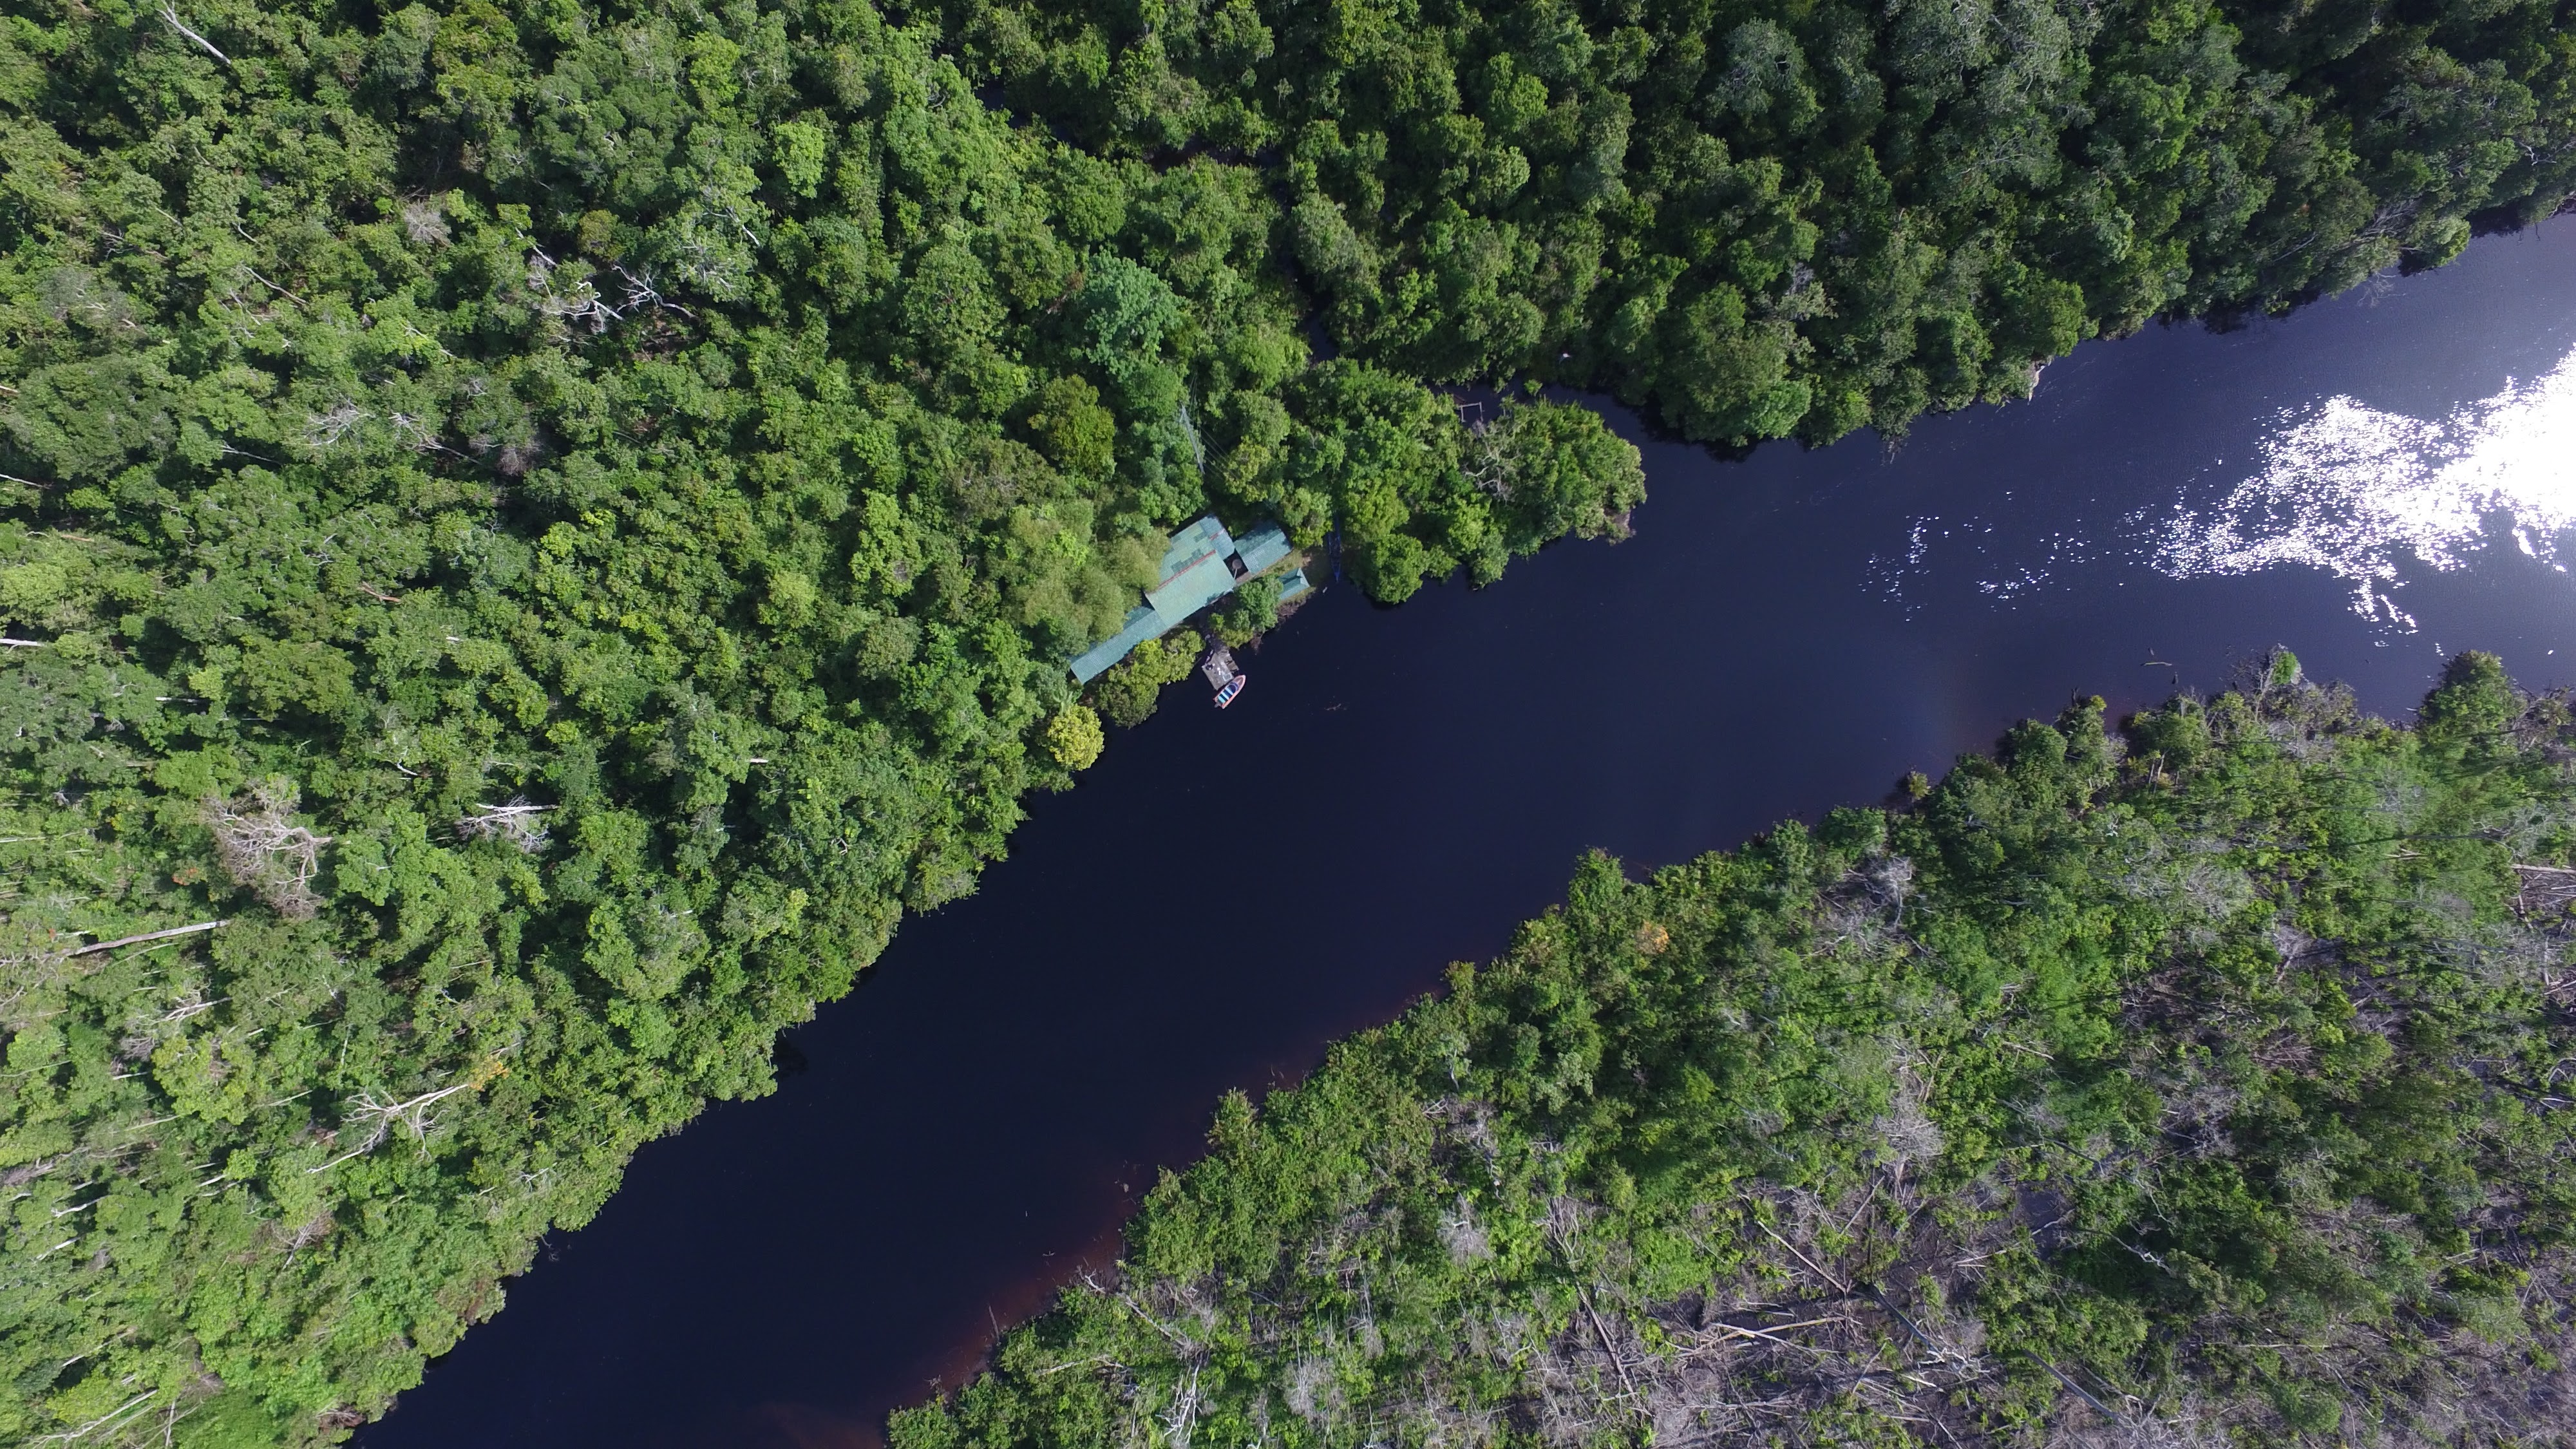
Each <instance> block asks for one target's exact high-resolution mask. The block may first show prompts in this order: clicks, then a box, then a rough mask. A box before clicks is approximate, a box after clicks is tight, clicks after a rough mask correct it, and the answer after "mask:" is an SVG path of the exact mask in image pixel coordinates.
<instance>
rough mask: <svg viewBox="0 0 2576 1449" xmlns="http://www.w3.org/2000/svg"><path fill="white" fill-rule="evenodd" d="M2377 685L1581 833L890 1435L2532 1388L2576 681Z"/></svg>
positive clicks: (1749, 1413) (2564, 942) (2574, 1117)
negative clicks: (1420, 997) (1623, 849)
mask: <svg viewBox="0 0 2576 1449" xmlns="http://www.w3.org/2000/svg"><path fill="white" fill-rule="evenodd" d="M2421 718H2422V723H2421V724H2420V725H2418V726H2417V727H2416V728H2414V729H2411V730H2405V729H2397V728H2393V727H2391V726H2389V725H2387V724H2385V723H2383V722H2380V721H2377V720H2373V719H2370V718H2368V717H2367V716H2365V715H2363V714H2361V713H2360V712H2358V711H2357V710H2356V709H2355V708H2354V705H2353V701H2352V699H2351V697H2350V695H2349V694H2348V693H2347V692H2343V691H2340V690H2334V689H2320V688H2318V687H2316V686H2314V685H2311V684H2308V683H2307V682H2306V681H2305V680H2304V679H2303V678H2302V677H2301V675H2300V673H2299V670H2298V666H2297V664H2296V661H2295V660H2294V659H2292V658H2291V657H2290V656H2289V655H2287V654H2286V653H2283V654H2276V655H2274V656H2272V657H2271V658H2270V659H2269V660H2267V661H2265V662H2264V664H2263V666H2262V667H2261V668H2260V670H2259V671H2257V672H2255V673H2253V674H2251V675H2250V676H2249V677H2248V679H2247V682H2246V684H2245V686H2244V687H2243V689H2242V690H2241V691H2240V692H2232V693H2229V694H2226V695H2222V696H2220V697H2219V698H2217V699H2215V700H2213V701H2211V702H2210V703H2209V704H2208V705H2206V706H2205V707H2204V706H2203V705H2201V704H2200V703H2199V702H2197V701H2195V700H2191V699H2187V698H2186V699H2179V700H2177V701H2175V702H2174V703H2172V704H2170V705H2168V706H2166V707H2164V708H2162V709H2159V710H2155V711H2150V712H2147V713H2143V714H2141V715H2139V716H2137V717H2135V718H2133V719H2131V720H2129V721H2127V722H2126V723H2125V725H2124V726H2123V727H2122V728H2121V729H2120V730H2119V731H2117V732H2113V733H2108V734H2106V732H2105V728H2104V725H2105V721H2104V719H2103V714H2102V707H2101V702H2100V701H2099V700H2098V699H2096V700H2091V701H2078V702H2077V703H2076V704H2075V705H2074V706H2072V707H2070V708H2069V709H2068V711H2067V712H2066V713H2065V714H2064V715H2063V716H2062V717H2061V718H2060V719H2059V720H2058V721H2057V724H2056V725H2055V727H2054V728H2051V727H2047V726H2042V725H2039V724H2036V723H2025V724H2024V725H2022V726H2020V727H2017V728H2016V729H2015V730H2013V731H2012V732H2011V733H2009V734H2008V735H2007V736H2006V737H2005V739H2004V741H2003V743H2002V745H2001V747H2000V748H1999V749H1998V751H1997V752H1996V754H1995V755H1994V756H1993V757H1992V758H1991V759H1987V758H1969V759H1965V760H1962V761H1961V763H1960V764H1959V765H1958V766H1957V767H1956V768H1955V769H1954V770H1952V771H1951V772H1950V774H1949V775H1948V776H1947V777H1946V778H1945V779H1944V780H1943V781H1942V782H1940V784H1939V785H1938V786H1937V787H1934V788H1931V789H1929V790H1928V792H1927V793H1926V794H1925V796H1924V798H1923V799H1922V800H1921V801H1920V802H1919V803H1917V804H1915V805H1913V806H1912V807H1911V808H1908V809H1904V810H1900V811H1897V812H1894V813H1882V812H1880V811H1876V810H1862V809H1842V810H1836V811H1833V812H1831V813H1830V814H1828V815H1827V816H1825V817H1824V819H1823V820H1822V821H1821V822H1820V823H1819V824H1818V825H1817V826H1816V827H1815V828H1813V829H1812V830H1810V829H1809V828H1807V827H1805V826H1802V825H1799V824H1796V823H1794V822H1793V823H1790V824H1787V825H1784V826H1782V827H1780V828H1778V829H1777V830H1775V831H1773V832H1771V833H1770V834H1769V835H1766V836H1764V837H1762V838H1761V839H1759V840H1757V841H1755V842H1753V843H1752V844H1750V845H1748V846H1746V847H1745V848H1743V849H1742V850H1740V851H1738V852H1735V853H1732V854H1722V855H1711V856H1706V857H1702V858H1700V859H1698V860H1695V861H1692V862H1690V863H1687V864H1684V865H1677V866H1673V867H1669V868H1666V869H1664V870H1662V871H1659V872H1656V873H1655V874H1654V875H1653V876H1652V877H1650V878H1649V879H1647V880H1645V881H1642V882H1631V881H1629V880H1628V879H1626V878H1625V877H1624V876H1623V874H1622V873H1621V871H1620V869H1619V867H1618V866H1617V864H1616V863H1615V862H1613V861H1611V860H1609V859H1608V858H1607V857H1600V856H1596V857H1594V858H1593V860H1592V861H1591V862H1589V863H1588V864H1587V865H1586V867H1585V868H1584V869H1583V871H1582V872H1581V873H1580V874H1579V875H1578V876H1577V878H1576V880H1575V881H1574V883H1573V886H1572V887H1571V890H1570V894H1569V897H1568V899H1567V900H1566V902H1565V904H1564V905H1563V907H1562V908H1560V909H1555V910H1551V911H1550V912H1549V913H1548V914H1547V915H1546V916H1544V917H1543V918H1541V919H1538V920H1535V921H1532V922H1530V923H1528V924H1526V925H1524V926H1523V927H1522V928H1521V930H1520V932H1519V933H1518V935H1517V936H1516V938H1515V940H1514V943H1513V946H1512V949H1511V950H1510V951H1509V952H1508V953H1506V954H1505V955H1504V956H1502V957H1500V958H1499V959H1497V960H1495V961H1493V962H1492V963H1490V964H1488V965H1486V966H1484V967H1481V968H1477V967H1468V966H1464V965H1460V966H1455V967H1452V968H1451V969H1450V972H1449V974H1448V980H1447V989H1446V990H1445V991H1444V992H1443V993H1442V994H1440V995H1439V996H1437V997H1436V998H1434V999H1431V1000H1428V1001H1425V1002H1423V1003H1421V1004H1419V1005H1417V1006H1415V1007H1414V1008H1412V1009H1411V1010H1409V1011H1407V1012H1406V1013H1405V1014H1404V1015H1403V1016H1402V1017H1401V1018H1399V1019H1398V1020H1397V1021H1396V1022H1394V1023H1393V1024H1391V1025H1389V1026H1386V1027H1383V1028H1379V1029H1376V1030H1372V1031H1368V1032H1365V1033H1362V1034H1360V1035H1359V1036H1357V1037H1354V1038H1351V1039H1349V1040H1346V1041H1344V1042H1341V1043H1339V1044H1337V1045H1336V1046H1335V1047H1334V1048H1333V1049H1332V1050H1331V1051H1330V1053H1329V1054H1328V1056H1327V1058H1326V1061H1325V1064H1324V1066H1323V1067H1322V1068H1321V1069H1320V1070H1318V1071H1317V1072H1316V1073H1315V1075H1314V1076H1313V1077H1312V1078H1310V1079H1309V1080H1307V1081H1306V1082H1304V1083H1302V1084H1300V1085H1298V1086H1297V1087H1295V1088H1294V1089H1291V1090H1287V1091H1282V1092H1279V1093H1276V1094H1273V1095H1271V1096H1270V1097H1269V1098H1268V1100H1267V1101H1265V1102H1263V1103H1262V1104H1260V1105H1259V1107H1258V1108H1256V1107H1255V1105H1254V1104H1253V1102H1252V1101H1251V1100H1250V1099H1249V1098H1248V1097H1246V1096H1244V1095H1243V1094H1240V1093H1238V1094H1233V1095H1230V1096H1228V1097H1227V1098H1226V1099H1225V1100H1224V1102H1223V1103H1222V1104H1221V1105H1220V1107H1219V1108H1218V1111H1217V1114H1216V1121H1215V1125H1214V1126H1213V1127H1212V1128H1211V1129H1210V1131H1209V1138H1208V1140H1209V1143H1210V1147H1211V1151H1210V1153H1209V1156H1208V1157H1207V1159H1206V1160H1205V1161H1203V1162H1201V1163H1199V1164H1198V1165H1196V1166H1194V1167H1192V1168H1190V1169H1189V1170H1187V1171H1186V1172H1183V1173H1181V1174H1178V1175H1176V1176H1166V1177H1165V1178H1164V1179H1163V1181H1162V1182H1161V1184H1160V1185H1159V1186H1158V1187H1157V1188H1156V1189H1155V1191H1154V1193H1153V1194H1152V1196H1151V1198H1150V1199H1149V1200H1148V1201H1147V1202H1146V1204H1145V1205H1144V1208H1143V1210H1142V1211H1141V1212H1140V1213H1139V1215H1138V1216H1137V1217H1136V1219H1135V1220H1134V1221H1133V1222H1132V1223H1131V1224H1130V1225H1129V1228H1128V1232H1127V1237H1126V1253H1125V1256H1124V1260H1123V1261H1122V1262H1121V1264H1120V1265H1119V1266H1118V1268H1117V1269H1116V1270H1115V1271H1112V1272H1108V1273H1100V1274H1085V1275H1084V1276H1083V1277H1082V1279H1081V1280H1080V1282H1079V1283H1078V1284H1077V1285H1076V1286H1075V1287H1074V1288H1073V1289H1072V1290H1071V1291H1069V1292H1068V1293H1067V1294H1066V1295H1065V1297H1064V1299H1063V1300H1062V1302H1061V1304H1060V1305H1059V1307H1058V1308H1057V1309H1056V1310H1055V1311H1054V1312H1052V1313H1050V1314H1048V1315H1047V1316H1045V1317H1044V1318H1042V1319H1040V1320H1038V1321H1036V1322H1035V1323H1033V1324H1031V1325H1029V1326H1027V1327H1025V1328H1023V1329H1020V1330H1017V1331H1015V1332H1013V1333H1012V1334H1011V1335H1009V1336H1008V1337H1007V1338H1005V1339H1004V1340H1003V1341H1002V1342H1001V1344H1000V1345H999V1347H998V1349H997V1351H996V1354H995V1357H994V1361H993V1362H994V1366H993V1368H992V1370H991V1371H990V1372H988V1373H986V1374H984V1375H982V1376H980V1377H978V1378H977V1380H976V1381H975V1382H974V1383H972V1384H971V1385H969V1386H967V1387H966V1388H965V1389H964V1390H963V1391H962V1392H961V1393H960V1394H958V1395H957V1396H956V1397H955V1398H953V1399H948V1400H943V1401H942V1402H940V1403H937V1404H934V1405H931V1406H928V1407H924V1408H921V1409H917V1410H913V1411H909V1412H907V1413H904V1414H900V1415H898V1416H896V1419H895V1427H894V1434H893V1442H894V1444H895V1445H896V1446H898V1449H951V1446H958V1445H968V1444H972V1445H1016V1444H1028V1443H1105V1442H1115V1441H1118V1440H1120V1439H1122V1438H1131V1437H1146V1438H1150V1437H1154V1436H1158V1435H1169V1436H1170V1437H1172V1438H1174V1439H1187V1438H1189V1437H1191V1436H1193V1435H1205V1436H1207V1437H1208V1438H1209V1439H1211V1440H1214V1441H1222V1442H1273V1441H1275V1442H1279V1443H1283V1444H1291V1445H1295V1444H1309V1443H1312V1444H1323V1443H1331V1442H1337V1441H1339V1440H1340V1439H1342V1438H1345V1437H1349V1436H1354V1435H1358V1436H1363V1437H1367V1438H1371V1439H1376V1438H1384V1437H1390V1436H1401V1437H1403V1438H1406V1439H1408V1440H1409V1439H1414V1438H1424V1439H1431V1438H1445V1437H1451V1436H1463V1437H1466V1438H1469V1439H1481V1438H1485V1437H1488V1436H1492V1435H1497V1434H1502V1433H1506V1432H1510V1433H1516V1434H1530V1435H1536V1436H1539V1437H1542V1438H1545V1439H1550V1440H1559V1441H1579V1440H1585V1439H1590V1438H1593V1437H1597V1436H1605V1435H1607V1436H1619V1437H1625V1436H1628V1435H1632V1434H1641V1433H1642V1434H1648V1435H1651V1436H1652V1437H1653V1438H1654V1439H1656V1440H1657V1441H1670V1440H1674V1439H1680V1438H1690V1437H1694V1436H1705V1435H1715V1436H1720V1437H1724V1436H1731V1435H1768V1434H1776V1433H1790V1434H1804V1435H1822V1436H1828V1437H1834V1438H1838V1439H1842V1438H1851V1437H1854V1436H1863V1437H1869V1436H1875V1439H1874V1441H1878V1440H1883V1441H1887V1442H1899V1443H1920V1444H1933V1443H1959V1442H1982V1441H1988V1440H1990V1439H1992V1438H1994V1437H1995V1436H1996V1435H1999V1434H2002V1435H2010V1434H2013V1433H2018V1432H2025V1431H2027V1432H2048V1431H2059V1432H2063V1431H2067V1430H2071V1429H2081V1428H2097V1429H2117V1430H2120V1431H2123V1432H2128V1433H2132V1434H2148V1435H2160V1436H2163V1437H2164V1438H2166V1439H2179V1440H2181V1441H2185V1442H2196V1441H2198V1440H2200V1439H2202V1438H2204V1437H2209V1436H2215V1435H2221V1434H2225V1435H2230V1436H2237V1437H2245V1438H2250V1439H2251V1440H2252V1441H2253V1442H2259V1443H2287V1442H2292V1441H2294V1440H2296V1439H2298V1438H2299V1437H2300V1436H2301V1435H2303V1434H2307V1433H2327V1432H2332V1431H2334V1430H2335V1429H2337V1428H2338V1427H2343V1428H2346V1429H2348V1430H2350V1431H2352V1432H2362V1433H2372V1434H2376V1435H2379V1436H2382V1437H2384V1438H2386V1439H2387V1440H2388V1441H2389V1442H2395V1443H2425V1444H2433V1443H2447V1442H2451V1441H2452V1440H2453V1439H2454V1438H2455V1437H2456V1436H2457V1435H2458V1434H2461V1433H2464V1432H2465V1433H2474V1434H2477V1435H2480V1436H2487V1435H2497V1436H2505V1435H2516V1434H2530V1435H2541V1436H2546V1435H2549V1434H2551V1433H2554V1432H2556V1431H2557V1429H2559V1428H2560V1427H2562V1426H2563V1424H2564V1422H2565V1406H2566V1403H2567V1401H2568V1400H2569V1398H2570V1396H2571V1394H2576V1378H2571V1377H2570V1375H2571V1370H2569V1369H2567V1368H2566V1367H2565V1362H2566V1355H2567V1353H2568V1351H2569V1349H2570V1348H2576V1316H2571V1314H2570V1312H2569V1310H2568V1309H2567V1307H2566V1303H2565V1300H2566V1297H2567V1294H2566V1289H2567V1288H2568V1286H2569V1283H2570V1278H2571V1275H2572V1274H2576V1218H2571V1217H2570V1215H2569V1213H2568V1210H2567V1207H2566V1203H2567V1201H2568V1200H2569V1190H2570V1187H2571V1185H2576V1178H2571V1176H2570V1174H2571V1172H2576V1168H2571V1167H2570V1164H2571V1163H2576V1110H2571V1108H2570V1104H2569V1103H2568V1101H2567V1100H2566V1098H2565V1097H2564V1096H2563V1095H2561V1094H2560V1093H2559V1092H2558V1088H2557V1083H2556V1076H2555V1064H2559V1063H2563V1061H2564V1059H2565V1058H2566V1057H2567V1056H2568V1054H2569V1052H2570V1051H2571V1049H2576V1028H2571V1026H2570V1023H2569V1021H2568V1017H2567V1012H2566V1007H2565V1002H2564V1000H2563V999H2562V998H2563V996H2564V993H2565V992H2566V991H2567V989H2568V982H2569V977H2568V971H2569V966H2568V953H2569V950H2570V947H2571V945H2576V920H2571V918H2570V916H2569V914H2568V911H2567V904H2568V902H2567V900H2566V899H2565V898H2564V896H2563V893H2561V894H2558V895H2553V894H2550V893H2549V892H2547V891H2536V890H2535V889H2533V888H2532V887H2531V886H2530V884H2529V883H2530V882H2532V881H2534V880H2539V879H2543V878H2544V877H2546V876H2547V875H2548V874H2549V873H2550V872H2558V871H2565V870H2567V869H2568V868H2569V867H2570V865H2571V863H2576V860H2572V859H2571V857H2570V855H2569V852H2570V851H2571V849H2576V769H2571V763H2570V762H2571V760H2576V729H2571V725H2570V713H2569V710H2568V708H2567V702H2566V700H2565V698H2564V697H2563V696H2546V697H2539V698H2534V697H2532V696H2528V695H2523V694H2520V693H2518V692H2516V691H2515V690H2513V689H2512V687H2511V686H2510V684H2509V682H2508V681H2507V680H2506V679H2505V677H2504V675H2503V672H2502V670H2501V669H2500V668H2499V667H2498V666H2497V665H2496V663H2495V661H2494V660H2493V659H2492V658H2490V657H2488V656H2483V655H2464V656H2461V658H2460V659H2458V660H2457V661H2455V663H2454V664H2453V666H2452V667H2451V669H2450V670H2449V672H2448V675H2447V677H2446V680H2445V682H2444V685H2443V687H2442V688H2440V689H2439V690H2437V691H2435V692H2434V693H2433V694H2432V695H2431V696H2429V697H2428V699H2427V700H2426V702H2425V705H2424V707H2423V709H2422V711H2421ZM2393 842H2394V843H2393Z"/></svg>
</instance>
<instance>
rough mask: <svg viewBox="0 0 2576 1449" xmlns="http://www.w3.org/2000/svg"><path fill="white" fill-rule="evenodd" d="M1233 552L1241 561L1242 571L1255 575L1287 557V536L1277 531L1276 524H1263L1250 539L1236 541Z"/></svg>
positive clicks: (1254, 531) (1277, 526)
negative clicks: (1239, 556)
mask: <svg viewBox="0 0 2576 1449" xmlns="http://www.w3.org/2000/svg"><path fill="white" fill-rule="evenodd" d="M1235 550H1236V552H1237V553H1238V554H1240V555H1241V557H1242V559H1243V571H1244V572H1245V573H1247V574H1257V573H1259V572H1261V571H1262V570H1263V569H1266V568H1268V567H1270V566H1271V565H1272V564H1275V563H1277V562H1279V561H1280V560H1281V559H1283V558H1286V557H1287V556H1288V535H1287V534H1285V533H1282V532H1280V531H1279V525H1278V524H1275V523H1265V524H1263V525H1262V526H1261V527H1259V528H1256V529H1254V530H1253V531H1252V535H1251V536H1250V537H1248V538H1243V539H1238V540H1236V542H1235Z"/></svg>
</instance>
